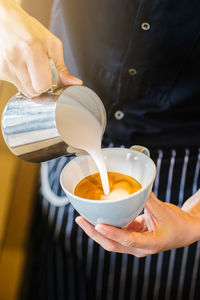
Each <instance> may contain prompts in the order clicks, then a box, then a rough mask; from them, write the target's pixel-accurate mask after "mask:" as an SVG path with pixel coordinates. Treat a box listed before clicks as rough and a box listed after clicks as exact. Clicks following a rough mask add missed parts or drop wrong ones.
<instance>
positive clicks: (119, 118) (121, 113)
mask: <svg viewBox="0 0 200 300" xmlns="http://www.w3.org/2000/svg"><path fill="white" fill-rule="evenodd" d="M123 117H124V113H123V111H121V110H117V111H116V112H115V119H117V120H121V119H123Z"/></svg>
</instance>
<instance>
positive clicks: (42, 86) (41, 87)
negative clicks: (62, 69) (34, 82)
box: [35, 82, 51, 94]
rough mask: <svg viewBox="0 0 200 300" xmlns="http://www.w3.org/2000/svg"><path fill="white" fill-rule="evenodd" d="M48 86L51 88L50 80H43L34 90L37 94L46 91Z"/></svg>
mask: <svg viewBox="0 0 200 300" xmlns="http://www.w3.org/2000/svg"><path fill="white" fill-rule="evenodd" d="M50 88H51V82H43V83H42V84H39V85H38V86H37V87H35V91H36V93H38V94H42V93H44V92H46V91H48V90H49V89H50Z"/></svg>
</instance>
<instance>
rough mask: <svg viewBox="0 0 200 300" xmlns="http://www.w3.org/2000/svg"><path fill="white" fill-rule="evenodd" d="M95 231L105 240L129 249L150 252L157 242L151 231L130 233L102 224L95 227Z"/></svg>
mask: <svg viewBox="0 0 200 300" xmlns="http://www.w3.org/2000/svg"><path fill="white" fill-rule="evenodd" d="M95 229H96V230H97V231H98V232H99V233H101V234H103V235H104V236H106V237H107V238H109V239H111V240H113V241H115V242H117V243H119V244H121V245H123V246H125V247H129V248H141V249H146V250H152V249H154V248H155V245H156V244H157V242H158V241H157V238H156V235H155V234H154V233H153V232H151V231H145V232H142V233H141V232H130V231H128V230H124V229H119V228H116V227H113V226H109V225H104V224H98V225H96V226H95Z"/></svg>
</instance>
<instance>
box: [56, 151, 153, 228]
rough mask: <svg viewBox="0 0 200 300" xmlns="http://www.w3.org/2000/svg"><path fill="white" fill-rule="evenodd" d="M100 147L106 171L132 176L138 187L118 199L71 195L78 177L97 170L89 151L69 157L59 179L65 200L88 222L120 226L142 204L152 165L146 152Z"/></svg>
mask: <svg viewBox="0 0 200 300" xmlns="http://www.w3.org/2000/svg"><path fill="white" fill-rule="evenodd" d="M102 151H103V156H104V158H105V161H106V167H107V171H108V172H119V173H123V174H126V175H129V176H132V177H133V178H135V179H136V180H137V181H138V182H140V183H141V185H142V189H141V190H139V191H137V192H136V193H134V194H132V195H129V196H128V197H126V198H123V199H120V200H105V201H96V200H88V199H84V198H80V197H77V196H75V195H74V194H73V192H74V189H75V187H76V185H77V184H78V183H79V182H80V180H82V179H83V178H84V177H86V176H88V175H91V174H94V173H97V167H96V165H95V163H94V161H93V160H92V158H91V157H90V156H89V155H83V156H79V157H77V158H75V159H74V160H72V161H70V162H69V163H68V164H67V165H66V166H65V167H64V169H63V171H62V173H61V177H60V182H61V185H62V188H63V190H64V191H65V193H66V196H67V198H68V200H69V201H70V202H71V204H72V205H73V206H74V208H75V209H76V210H77V211H78V212H79V214H80V215H82V216H83V217H84V218H85V219H87V220H88V221H89V222H90V223H92V224H93V225H96V224H97V223H104V224H110V225H113V226H118V227H123V226H126V225H128V224H129V223H130V222H131V221H132V220H133V219H134V218H136V216H137V215H138V214H139V213H140V212H141V211H142V209H143V208H144V206H145V202H146V201H147V199H148V196H149V194H150V192H151V189H152V185H153V182H154V179H155V176H156V166H155V164H154V162H153V161H152V160H151V159H150V158H149V157H148V156H147V155H145V154H143V153H141V152H138V151H136V150H132V149H125V148H106V149H103V150H102Z"/></svg>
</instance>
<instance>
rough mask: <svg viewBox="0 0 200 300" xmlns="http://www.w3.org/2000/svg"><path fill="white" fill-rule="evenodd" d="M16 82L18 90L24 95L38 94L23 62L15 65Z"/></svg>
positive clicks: (31, 96)
mask: <svg viewBox="0 0 200 300" xmlns="http://www.w3.org/2000/svg"><path fill="white" fill-rule="evenodd" d="M15 73H16V80H15V81H16V82H15V85H16V86H17V88H18V90H19V91H21V92H22V93H23V94H24V95H25V96H27V97H30V98H33V97H36V96H38V95H39V93H37V92H36V91H35V89H34V88H33V86H32V81H31V78H30V75H29V72H28V69H27V67H26V64H25V63H21V64H19V65H18V66H16V67H15Z"/></svg>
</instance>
